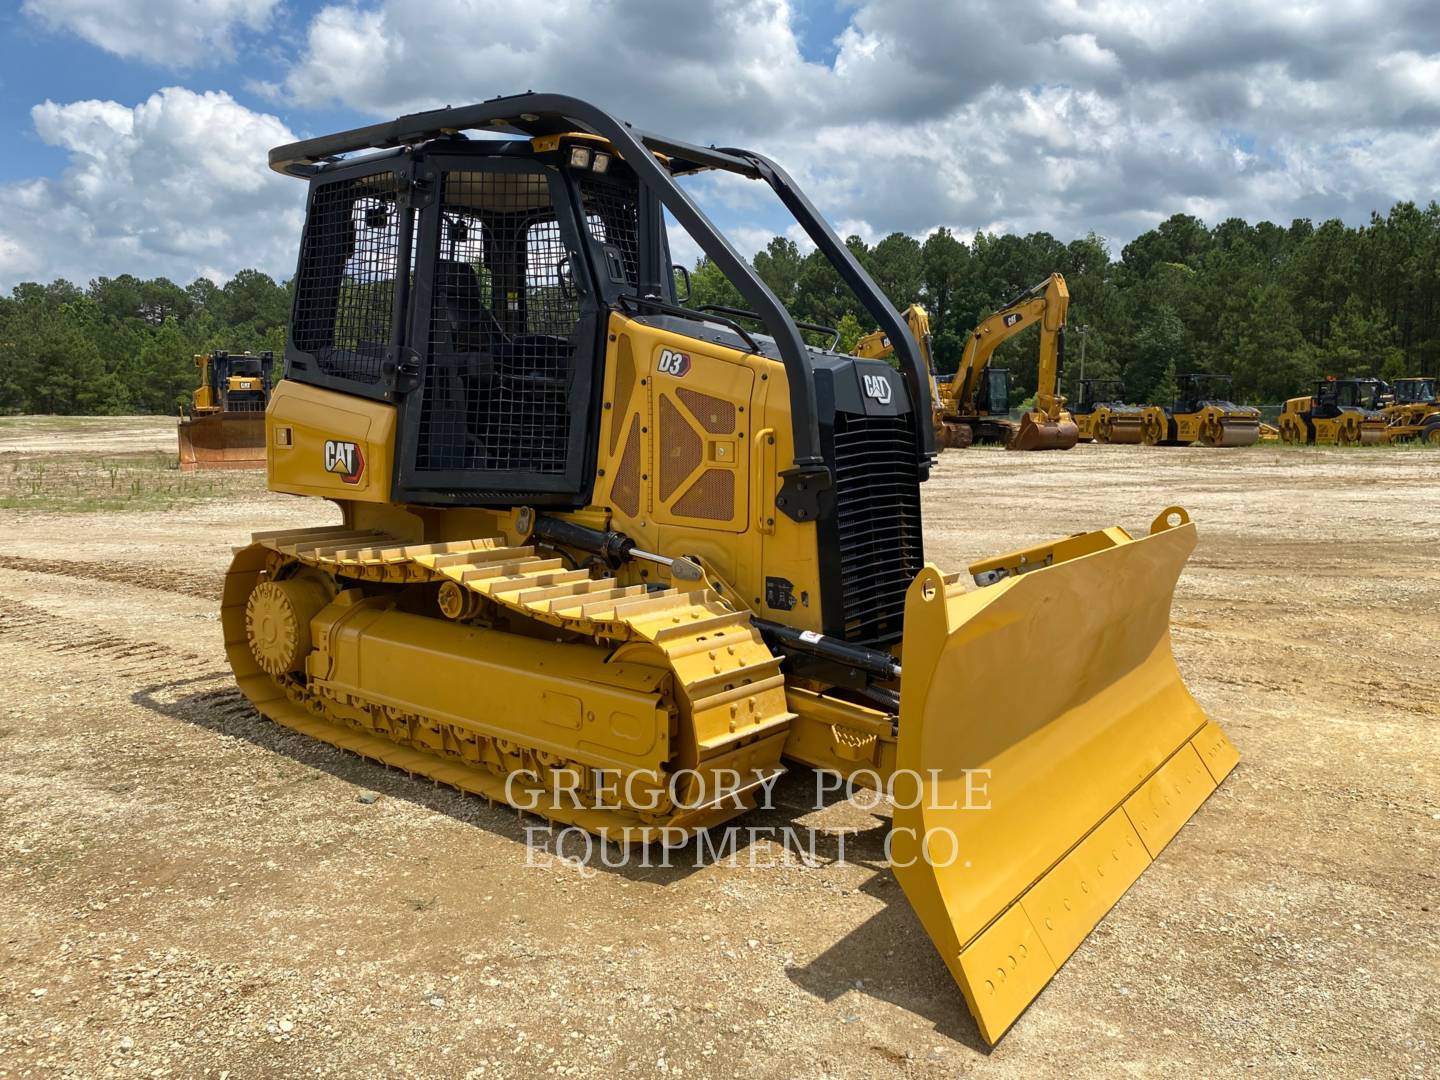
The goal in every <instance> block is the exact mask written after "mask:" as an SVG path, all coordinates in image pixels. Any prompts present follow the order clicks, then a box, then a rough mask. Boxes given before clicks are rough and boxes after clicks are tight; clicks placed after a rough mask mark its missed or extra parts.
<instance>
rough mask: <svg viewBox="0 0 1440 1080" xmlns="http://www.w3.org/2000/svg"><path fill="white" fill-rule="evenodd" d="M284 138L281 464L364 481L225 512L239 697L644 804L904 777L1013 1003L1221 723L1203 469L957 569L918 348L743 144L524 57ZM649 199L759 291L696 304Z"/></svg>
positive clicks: (643, 812) (1211, 750)
mask: <svg viewBox="0 0 1440 1080" xmlns="http://www.w3.org/2000/svg"><path fill="white" fill-rule="evenodd" d="M461 132H469V133H471V134H472V137H469V138H466V137H464V136H462V135H461V134H460V133H461ZM505 136H510V137H505ZM514 136H519V138H515V137H514ZM346 155H349V156H346ZM271 165H272V167H274V168H276V169H277V170H279V171H281V172H284V173H287V174H290V175H292V176H297V177H302V178H304V179H305V180H307V181H308V183H309V201H308V208H307V220H306V225H305V232H304V237H303V240H302V243H301V250H300V259H299V266H298V269H297V273H296V278H295V302H294V312H293V318H292V324H291V333H290V337H289V340H290V344H289V348H288V352H287V357H286V359H287V362H288V372H289V374H288V377H287V378H286V380H285V381H284V382H282V383H280V384H279V385H278V387H277V389H276V391H275V394H274V396H273V398H272V401H271V404H270V408H269V411H268V413H267V416H266V426H267V433H268V452H269V484H270V487H271V488H272V489H273V490H276V491H281V492H289V493H292V494H296V495H301V496H308V497H312V498H316V499H326V500H329V501H331V502H333V503H335V504H336V505H337V506H339V507H340V508H341V510H342V511H343V514H344V521H343V524H340V525H332V526H318V527H316V528H313V529H292V530H286V531H282V532H268V533H259V534H257V535H255V536H254V538H253V541H252V542H251V543H250V544H249V546H246V547H244V548H241V549H239V551H238V553H237V555H236V557H235V561H234V563H233V565H232V566H231V568H230V571H229V574H228V576H227V578H226V582H225V591H224V599H223V625H224V632H225V642H226V649H227V653H228V655H229V658H230V662H231V664H232V665H233V667H234V671H235V675H236V678H237V679H238V681H239V684H240V686H241V688H242V689H243V691H244V692H245V694H246V695H247V696H248V697H249V699H250V700H251V701H252V702H254V703H255V705H256V706H257V707H258V708H259V710H260V711H261V712H262V713H263V714H264V715H266V716H268V717H270V718H271V719H273V720H275V721H277V722H279V723H281V724H285V725H287V726H289V727H292V728H294V729H295V730H297V731H301V732H305V733H307V734H310V735H313V736H314V737H316V738H319V739H323V740H326V741H328V742H331V743H334V744H335V745H337V746H342V747H346V748H348V749H351V750H354V751H355V752H357V753H360V754H363V755H366V756H368V757H371V758H374V759H377V760H379V761H383V762H388V763H390V764H393V765H396V766H399V767H402V768H405V769H408V770H410V771H412V772H414V773H419V774H421V775H424V776H427V777H431V778H434V779H435V780H438V781H441V782H444V783H447V784H452V785H454V786H455V787H457V788H459V789H462V790H464V791H471V792H477V793H480V794H483V795H486V796H490V797H492V798H495V799H503V800H507V801H509V802H511V803H514V804H517V805H521V806H524V807H527V808H529V809H532V810H534V811H535V812H537V813H539V814H543V815H545V816H546V817H548V818H550V819H551V820H553V821H556V822H562V823H572V824H575V825H578V826H580V827H582V828H585V829H588V830H591V831H593V832H595V833H597V834H600V835H602V836H604V837H605V838H607V839H608V840H612V841H615V842H617V843H622V844H623V843H633V844H643V843H647V842H653V841H663V840H665V839H668V838H673V837H675V836H676V835H684V831H687V830H695V829H699V828H704V827H708V826H714V825H718V824H719V823H721V822H724V821H726V820H728V819H731V818H733V817H735V816H737V815H739V814H742V813H744V812H745V810H746V809H747V808H748V807H749V806H750V805H751V804H752V803H753V802H754V801H755V800H756V799H757V798H758V797H759V795H760V793H761V792H762V791H763V790H764V785H765V784H766V783H768V782H769V781H770V780H772V779H773V777H774V776H775V775H776V774H777V773H778V772H779V771H780V770H782V769H784V768H785V767H786V765H787V764H791V765H795V764H799V765H806V766H813V767H815V768H820V769H830V770H835V771H836V772H839V773H841V774H844V775H845V776H848V777H852V778H854V779H856V780H857V781H859V782H862V783H865V784H867V785H869V786H883V787H885V788H886V789H887V790H889V791H891V792H893V793H894V795H895V804H896V809H895V813H894V818H893V824H892V833H891V837H892V841H893V842H892V844H891V848H892V853H893V855H894V860H893V864H894V868H895V873H896V876H897V877H898V879H899V881H900V883H901V885H902V886H903V888H904V890H905V893H906V895H907V896H908V897H909V898H910V901H911V903H912V904H913V905H914V907H915V910H916V911H917V913H918V914H919V917H920V920H921V922H922V923H923V924H924V926H925V928H926V930H927V931H928V932H929V934H930V936H931V937H932V938H933V939H934V941H935V943H936V946H937V948H938V949H939V951H940V954H941V957H942V959H943V960H944V962H945V964H946V965H947V966H948V967H949V969H950V971H951V972H952V973H953V975H954V977H955V979H956V980H957V982H958V983H959V985H960V988H961V990H962V992H963V993H964V996H965V1000H966V1002H967V1003H968V1005H969V1007H970V1009H971V1011H972V1012H973V1013H974V1015H975V1017H976V1019H977V1020H978V1022H979V1025H980V1030H981V1032H982V1033H983V1034H984V1037H985V1038H986V1039H988V1040H990V1041H992V1042H993V1041H994V1040H995V1039H997V1038H999V1037H1000V1035H1001V1034H1002V1033H1003V1032H1004V1031H1005V1030H1006V1028H1007V1027H1009V1025H1010V1024H1011V1023H1012V1022H1013V1021H1014V1020H1015V1018H1016V1017H1017V1016H1018V1015H1019V1014H1020V1012H1021V1011H1022V1010H1023V1009H1024V1008H1025V1006H1026V1005H1027V1003H1029V1002H1030V1001H1031V1000H1032V999H1033V998H1034V997H1035V995H1036V994H1037V993H1039V991H1040V990H1041V988H1042V987H1043V986H1044V985H1045V983H1046V982H1047V981H1048V980H1049V979H1050V978H1051V977H1052V976H1053V975H1054V974H1055V972H1056V970H1057V969H1058V967H1059V966H1060V965H1061V964H1062V963H1063V962H1064V961H1065V959H1066V957H1068V956H1069V955H1070V953H1071V952H1072V951H1073V950H1074V949H1075V947H1076V946H1077V945H1078V944H1079V942H1080V941H1081V940H1082V939H1083V938H1084V937H1085V935H1086V934H1087V933H1088V932H1089V930H1090V929H1091V928H1092V927H1093V926H1094V925H1095V924H1096V923H1097V922H1098V921H1099V920H1100V919H1101V918H1102V917H1103V916H1104V914H1105V913H1106V911H1108V910H1109V908H1110V907H1111V906H1112V905H1113V904H1114V903H1115V902H1116V900H1117V899H1118V898H1119V897H1120V895H1121V894H1122V893H1124V892H1125V890H1126V889H1127V888H1128V887H1129V885H1130V884H1131V883H1132V882H1133V881H1134V880H1135V879H1136V877H1137V876H1138V875H1139V874H1140V873H1141V871H1142V870H1143V869H1144V868H1145V867H1146V865H1148V864H1149V863H1150V861H1151V860H1152V859H1154V858H1156V857H1157V856H1158V855H1159V854H1160V851H1161V849H1162V848H1163V847H1164V846H1165V844H1166V843H1167V842H1168V841H1169V840H1170V839H1171V837H1172V836H1174V835H1175V833H1176V832H1177V831H1178V830H1179V829H1180V827H1181V826H1182V825H1183V824H1184V822H1185V821H1186V819H1187V818H1189V817H1190V815H1191V814H1192V813H1194V812H1195V810H1196V809H1197V808H1198V807H1199V806H1200V804H1201V803H1202V802H1203V801H1204V800H1205V798H1206V797H1207V796H1208V795H1209V793H1210V792H1211V791H1213V790H1214V789H1215V787H1216V785H1217V784H1218V783H1219V782H1220V781H1221V780H1222V779H1223V778H1224V777H1225V775H1226V774H1227V773H1228V772H1229V770H1230V769H1231V768H1232V767H1233V765H1234V764H1235V761H1236V754H1235V751H1234V749H1233V748H1232V747H1231V745H1230V743H1229V742H1228V741H1227V740H1226V738H1225V736H1224V734H1222V733H1221V731H1220V729H1219V728H1218V727H1217V726H1216V725H1215V724H1214V723H1213V722H1211V721H1210V720H1209V719H1208V718H1207V717H1206V716H1205V714H1204V713H1203V712H1202V711H1201V709H1200V707H1199V706H1198V705H1197V704H1196V702H1195V700H1194V699H1193V698H1192V697H1191V696H1190V694H1189V692H1188V691H1187V690H1186V688H1185V685H1184V683H1183V682H1182V680H1181V678H1180V674H1179V671H1178V670H1177V668H1176V665H1175V660H1174V657H1173V655H1172V653H1171V647H1170V635H1169V608H1170V598H1171V593H1172V590H1173V588H1174V585H1175V581H1176V578H1177V577H1178V575H1179V574H1180V571H1181V569H1182V568H1183V566H1184V564H1185V561H1186V558H1187V557H1188V556H1189V554H1190V551H1191V550H1192V549H1193V547H1194V545H1195V527H1194V525H1192V524H1191V523H1190V522H1189V520H1188V518H1187V517H1186V515H1185V513H1184V511H1182V510H1179V509H1176V508H1171V509H1169V510H1166V511H1164V512H1163V513H1161V515H1160V516H1159V517H1158V518H1157V519H1156V520H1155V522H1154V524H1153V525H1152V526H1151V528H1150V531H1149V533H1148V534H1146V535H1141V536H1131V535H1130V534H1129V533H1126V532H1125V531H1124V530H1122V529H1119V528H1109V529H1104V530H1102V531H1099V532H1091V533H1084V534H1080V535H1076V536H1071V537H1068V538H1066V539H1063V540H1059V541H1056V542H1054V543H1049V544H1043V545H1039V546H1037V547H1035V548H1031V549H1028V550H1025V551H1019V552H1014V553H1011V554H1009V555H1004V556H1001V557H998V558H992V559H987V560H985V561H983V562H980V563H977V564H976V565H974V566H972V567H971V575H970V576H971V577H972V578H973V579H974V581H975V583H976V584H975V585H971V584H969V583H967V582H966V581H965V580H962V577H963V575H954V574H944V573H942V572H941V571H940V570H938V569H937V568H936V567H935V566H933V565H931V564H930V563H928V562H927V561H926V560H925V556H924V551H923V542H922V533H921V523H920V484H921V482H922V481H923V480H924V479H925V477H926V475H927V472H928V470H929V468H930V464H931V461H932V458H933V455H934V441H933V431H932V427H931V424H930V422H929V419H930V381H929V378H928V373H927V372H926V369H925V366H924V364H923V363H922V362H921V360H920V357H919V355H918V352H917V351H916V349H915V348H914V347H913V344H912V343H911V341H910V339H909V337H908V335H907V334H906V332H905V326H904V324H903V322H902V321H901V318H900V316H899V314H898V313H897V312H896V311H895V309H894V308H893V307H892V306H891V305H890V304H889V303H888V302H887V301H886V299H885V298H884V296H883V295H882V294H881V292H880V290H879V289H878V288H876V286H875V284H874V282H872V281H871V279H870V277H869V276H868V275H867V274H866V273H865V271H864V270H863V269H861V267H860V266H859V265H858V264H857V263H856V262H855V260H854V258H853V257H852V256H851V255H850V253H849V251H848V250H847V248H846V247H845V245H844V244H843V243H842V242H841V241H840V240H839V239H838V238H837V237H836V235H835V233H834V232H833V231H832V230H831V229H830V227H829V226H828V225H826V223H825V222H824V221H823V220H821V218H820V217H819V215H818V214H817V213H816V212H815V210H814V208H813V207H812V206H811V204H810V203H809V202H808V201H807V200H806V198H805V196H804V195H803V194H802V193H801V192H800V191H799V189H798V188H796V187H795V185H794V184H793V183H792V182H791V180H790V178H789V177H788V176H787V175H786V174H785V172H784V171H783V170H782V169H781V168H780V167H779V166H777V165H775V164H774V163H773V162H771V161H769V160H768V159H767V158H765V157H763V156H761V155H760V154H757V153H753V152H750V151H746V150H739V149H715V148H703V147H700V146H695V145H690V144H687V143H684V142H680V141H677V140H675V139H670V138H664V137H660V136H656V135H647V134H641V133H639V132H636V131H635V130H633V129H631V128H630V127H629V126H627V125H625V124H622V123H620V122H618V121H616V120H615V119H614V118H613V117H611V116H610V115H608V114H607V113H605V112H603V111H602V110H600V109H597V108H595V107H594V106H592V105H589V104H586V103H584V102H581V101H578V100H575V99H573V98H567V97H560V96H554V95H544V94H529V95H524V96H520V97H513V98H502V99H497V100H494V101H490V102H487V103H485V104H483V105H474V106H469V107H465V108H456V109H447V110H441V111H437V112H431V113H422V114H418V115H413V116H407V117H403V118H401V119H399V120H396V121H394V122H391V123H385V124H379V125H376V126H373V127H368V128H363V129H359V130H356V131H350V132H344V133H341V134H338V135H333V136H326V137H321V138H316V139H312V140H308V141H305V142H302V143H297V144H294V145H290V146H285V147H281V148H279V149H277V150H275V151H273V152H272V154H271ZM702 169H718V170H724V171H726V172H730V173H733V174H736V175H738V176H741V177H745V178H749V179H751V180H753V181H756V182H758V183H761V184H764V185H767V186H768V187H770V188H771V189H772V190H773V191H774V192H775V193H776V194H777V195H779V197H780V199H781V202H782V203H783V204H784V205H785V206H786V207H787V208H788V209H789V211H790V213H791V214H792V215H793V216H794V218H795V221H796V222H797V223H798V224H799V225H800V226H801V228H803V229H804V230H805V232H806V233H807V235H808V236H809V237H810V239H811V240H812V241H813V242H814V244H815V245H816V247H817V248H818V249H819V250H820V251H821V252H822V254H823V255H824V257H825V258H827V259H828V260H829V261H830V263H831V264H832V266H833V267H834V268H835V270H836V272H837V273H839V275H840V276H841V278H842V279H843V280H844V281H845V282H846V283H847V284H848V285H849V287H850V288H851V289H852V290H853V291H854V292H855V294H856V295H857V297H858V298H859V300H860V301H861V302H862V303H863V304H864V306H865V307H866V308H867V310H868V311H869V313H870V314H871V315H872V316H873V317H874V319H875V320H876V322H877V323H878V324H879V326H880V327H882V328H883V329H884V330H885V331H886V332H887V333H888V334H889V335H890V338H891V340H892V341H894V342H895V343H896V351H897V354H898V359H899V370H898V371H897V370H896V369H894V368H892V367H890V366H889V365H888V364H885V363H881V362H876V361H867V360H863V359H859V358H856V357H851V356H844V355H839V354H836V353H833V352H829V351H825V350H821V349H815V348H812V347H809V346H807V344H806V343H805V341H804V339H803V338H802V336H801V333H800V330H799V328H798V327H797V325H796V323H795V321H794V319H793V318H792V317H791V316H790V315H789V313H788V312H787V311H786V310H785V308H784V307H783V306H782V305H781V304H780V302H779V301H778V300H777V299H776V297H775V296H774V294H773V293H771V292H770V290H769V289H768V288H766V286H765V285H764V283H763V282H762V281H761V280H760V279H759V278H758V277H757V276H756V274H755V273H754V271H753V270H752V269H751V268H750V267H749V266H748V265H747V264H746V263H745V262H744V261H743V260H742V259H741V258H740V257H739V255H738V254H737V253H736V251H735V249H734V248H733V247H732V246H731V244H730V243H729V241H728V240H727V239H726V238H725V237H724V236H723V235H722V234H721V233H720V232H719V231H718V230H717V229H716V228H715V226H714V225H713V224H712V223H711V222H710V221H709V220H708V219H707V218H706V217H705V216H704V214H703V213H702V212H701V211H700V210H699V209H698V208H697V207H696V206H695V204H694V203H693V202H692V201H691V200H690V198H689V197H688V196H687V195H686V194H685V192H684V190H683V189H682V187H681V186H679V185H678V184H677V182H676V181H677V178H678V177H680V176H683V175H684V174H688V173H693V172H696V171H699V170H702ZM667 212H668V215H669V216H670V217H672V218H673V219H674V220H675V221H676V222H678V223H679V224H680V225H681V226H682V227H683V228H684V229H685V230H686V232H688V234H689V235H690V237H692V238H693V239H694V241H695V242H696V243H698V244H699V246H700V247H701V249H702V250H703V251H704V252H705V253H706V255H708V256H709V257H710V258H711V259H712V260H714V262H715V263H716V265H717V266H719V267H720V269H721V270H722V271H723V272H724V273H725V274H726V275H727V276H729V277H730V279H731V280H732V281H733V282H734V283H735V285H736V287H737V288H738V289H739V290H740V292H741V293H742V294H743V295H744V297H745V299H746V300H747V301H748V303H749V304H751V305H752V306H753V308H754V312H755V314H756V316H757V317H758V319H759V321H760V323H761V324H762V325H763V326H764V327H765V328H766V332H765V333H763V334H762V333H759V332H755V331H750V330H746V329H744V328H743V327H742V326H740V325H739V324H737V323H735V322H732V321H729V320H728V318H727V317H725V316H723V315H720V314H718V313H715V312H704V311H697V310H693V309H689V308H686V307H684V306H683V305H682V304H681V302H680V301H679V299H678V297H677V295H676V290H675V287H674V280H673V276H672V267H671V262H670V254H669V247H668V242H667V238H666V227H665V222H666V219H667ZM977 791H979V792H980V794H979V796H978V797H976V792H977Z"/></svg>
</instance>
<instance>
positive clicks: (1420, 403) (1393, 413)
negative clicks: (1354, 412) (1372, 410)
mask: <svg viewBox="0 0 1440 1080" xmlns="http://www.w3.org/2000/svg"><path fill="white" fill-rule="evenodd" d="M1435 383H1436V380H1434V379H1432V378H1427V377H1424V376H1418V375H1417V376H1411V377H1409V378H1404V379H1396V380H1395V381H1394V382H1392V383H1391V384H1390V385H1389V388H1388V390H1387V391H1386V393H1385V394H1384V396H1383V397H1382V399H1381V401H1380V411H1381V412H1382V413H1383V414H1384V416H1385V420H1386V423H1387V424H1388V428H1387V430H1386V435H1387V436H1388V441H1390V442H1409V441H1411V440H1419V441H1420V442H1423V443H1425V444H1426V445H1427V446H1440V394H1437V393H1436V390H1435Z"/></svg>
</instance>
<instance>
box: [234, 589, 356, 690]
mask: <svg viewBox="0 0 1440 1080" xmlns="http://www.w3.org/2000/svg"><path fill="white" fill-rule="evenodd" d="M333 595H334V590H333V589H332V588H331V587H330V585H329V582H328V579H326V580H320V579H318V578H315V577H310V576H301V577H293V578H287V579H286V580H284V581H262V582H260V584H258V585H256V586H255V590H254V591H253V592H252V593H251V594H250V598H249V599H248V600H247V601H246V602H245V637H246V639H247V640H248V641H249V643H250V652H251V653H252V654H253V655H254V657H255V662H256V663H257V664H259V665H260V668H261V670H263V671H264V672H265V673H266V674H267V675H269V676H271V677H272V678H276V679H279V678H282V677H284V676H285V675H288V674H290V673H292V672H296V671H300V670H301V669H303V668H304V666H305V657H306V656H308V655H309V654H310V649H311V642H310V620H311V619H313V618H314V617H315V616H316V615H318V614H320V612H321V611H322V610H323V609H324V607H325V605H326V604H328V603H330V601H331V599H332V598H333Z"/></svg>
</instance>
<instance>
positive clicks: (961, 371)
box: [855, 274, 1079, 450]
mask: <svg viewBox="0 0 1440 1080" xmlns="http://www.w3.org/2000/svg"><path fill="white" fill-rule="evenodd" d="M1069 306H1070V292H1069V290H1068V289H1067V288H1066V286H1065V278H1064V277H1063V276H1062V275H1060V274H1051V275H1050V276H1049V277H1048V278H1046V279H1045V280H1044V281H1042V282H1040V284H1038V285H1035V286H1032V287H1031V288H1029V289H1026V290H1025V291H1024V292H1022V293H1020V295H1019V296H1017V297H1015V298H1014V299H1013V300H1011V301H1010V302H1009V303H1007V304H1006V305H1005V306H1003V307H1002V308H1000V310H998V311H996V312H995V313H993V314H992V315H989V316H988V317H986V318H985V319H983V320H981V322H980V325H979V326H977V327H975V329H974V330H973V331H971V333H970V337H969V338H968V339H967V340H966V343H965V350H964V352H963V353H962V354H961V356H960V364H959V367H958V368H957V370H956V372H955V374H954V375H953V376H951V377H950V378H948V379H937V378H936V377H935V375H934V371H935V368H934V364H933V357H932V356H931V352H930V319H929V316H928V315H927V314H926V312H925V309H924V308H922V307H920V305H918V304H912V305H910V307H909V308H908V309H907V310H906V313H905V321H906V323H907V324H908V326H909V329H910V334H911V336H912V337H913V338H914V340H915V342H916V344H917V348H919V350H920V352H921V354H922V356H923V357H924V360H925V363H926V366H927V369H928V370H929V371H930V372H931V380H932V386H933V388H934V394H935V403H936V404H935V416H936V419H935V426H936V431H937V433H938V435H937V437H938V439H939V441H940V444H941V445H942V446H946V447H957V448H963V447H966V446H969V445H971V444H972V443H976V442H982V443H1003V444H1005V446H1007V447H1009V448H1010V449H1011V450H1069V449H1070V448H1071V447H1073V446H1074V445H1075V443H1076V442H1077V441H1078V440H1079V429H1078V428H1077V427H1076V426H1075V421H1074V419H1073V418H1072V417H1071V416H1070V414H1069V413H1068V412H1066V410H1065V399H1064V398H1063V397H1061V396H1060V394H1059V391H1058V387H1059V381H1060V372H1061V367H1062V365H1063V362H1064V358H1065V315H1066V312H1067V311H1068V309H1069ZM1036 325H1038V326H1039V327H1040V359H1039V367H1038V377H1037V380H1036V394H1035V404H1034V406H1033V407H1031V408H1030V409H1028V410H1027V411H1026V412H1025V414H1024V415H1023V416H1022V417H1021V418H1020V422H1019V423H1018V424H1017V423H1015V422H1014V421H1013V420H1011V419H1010V416H1009V413H1010V405H1009V394H1010V373H1009V372H1008V371H1006V370H1005V369H1003V368H997V367H992V366H991V365H990V360H991V358H992V357H993V356H994V355H995V350H996V349H998V348H999V347H1000V345H1001V344H1002V343H1004V342H1005V341H1008V340H1009V339H1010V338H1012V337H1014V336H1015V335H1016V334H1019V333H1022V332H1023V331H1025V330H1028V329H1029V328H1030V327H1031V326H1036ZM893 348H894V347H893V344H892V343H891V341H890V340H889V337H888V335H887V334H886V333H885V331H884V330H883V329H881V330H876V331H873V332H872V333H870V334H868V335H867V336H866V337H864V338H861V339H860V342H859V343H858V344H857V345H856V349H855V355H857V356H868V357H884V356H889V355H891V354H892V353H893Z"/></svg>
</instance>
